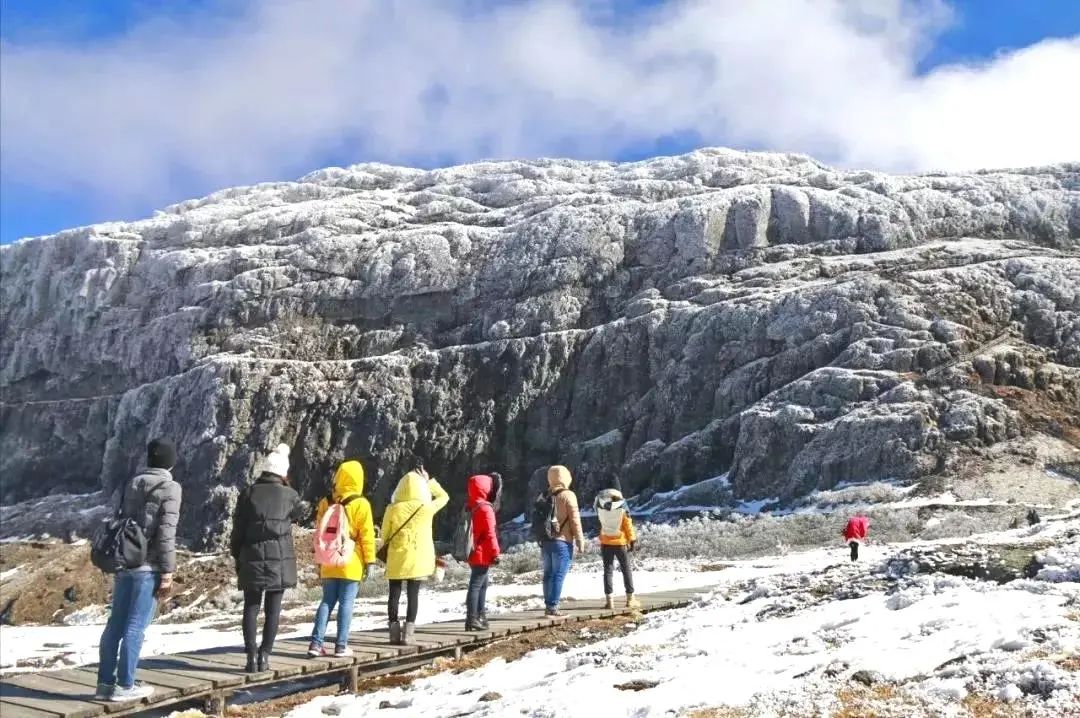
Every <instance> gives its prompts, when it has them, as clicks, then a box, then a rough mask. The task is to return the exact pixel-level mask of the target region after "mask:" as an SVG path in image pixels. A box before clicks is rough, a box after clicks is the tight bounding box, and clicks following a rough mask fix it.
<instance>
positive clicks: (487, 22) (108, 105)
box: [0, 0, 1080, 200]
mask: <svg viewBox="0 0 1080 718" xmlns="http://www.w3.org/2000/svg"><path fill="white" fill-rule="evenodd" d="M619 7H620V5H619V2H618V0H581V2H577V3H574V2H570V1H569V0H566V1H560V0H521V1H517V2H512V3H507V4H502V5H494V4H493V3H491V2H483V1H478V0H396V1H395V0H349V1H347V2H346V1H341V2H318V3H313V2H310V1H309V0H260V1H258V2H256V1H254V0H252V1H251V2H250V3H248V4H246V5H243V6H241V11H240V12H239V13H237V14H233V15H230V16H221V17H217V16H215V17H205V16H204V17H198V18H195V19H196V20H198V21H197V22H196V21H194V20H193V18H192V16H190V15H189V16H187V17H186V18H185V19H184V20H182V21H181V20H175V21H171V20H167V19H161V20H156V21H153V22H147V23H143V24H141V25H137V26H135V27H133V28H132V29H131V30H130V32H128V33H127V34H125V35H122V36H118V37H113V38H110V39H106V40H101V41H97V42H92V43H85V42H84V43H80V44H77V45H75V44H69V45H66V46H65V45H48V44H40V43H38V44H33V45H19V44H12V43H5V44H4V45H3V48H2V53H3V58H2V59H3V61H2V63H0V83H2V86H0V91H2V99H3V102H2V104H0V129H2V146H0V153H2V154H0V156H2V161H3V169H4V173H5V175H7V176H8V177H9V178H17V179H18V181H19V182H21V183H28V184H31V185H35V186H39V187H43V188H61V189H71V188H72V187H80V188H88V189H89V190H91V191H92V192H94V193H95V194H99V195H100V196H102V197H111V198H113V199H116V198H127V199H134V198H138V199H140V200H146V199H152V198H155V197H157V196H160V195H161V194H163V193H167V192H168V191H169V190H170V189H171V190H172V191H175V187H174V186H173V184H174V183H175V182H176V180H175V178H176V177H177V176H188V177H195V178H197V180H198V184H200V185H205V184H206V183H212V184H221V185H225V184H233V183H237V182H246V181H253V180H258V179H268V178H276V177H282V176H283V173H297V172H300V171H305V170H307V169H312V168H313V163H315V162H317V161H318V158H320V157H324V156H326V154H327V153H328V152H329V151H330V150H336V151H337V154H338V155H339V156H340V154H341V152H340V149H341V147H342V146H344V147H345V148H346V149H347V154H349V155H350V156H352V157H353V158H354V159H355V161H362V160H364V159H366V158H369V157H371V156H376V155H377V156H379V157H381V158H387V159H395V158H396V159H401V160H405V159H408V158H421V157H431V158H436V157H437V158H446V157H450V158H454V159H458V160H463V161H465V160H471V159H477V158H479V157H482V156H537V155H551V154H557V153H558V151H559V149H560V148H563V147H566V146H568V145H569V144H572V146H574V147H577V148H579V150H580V152H581V153H584V154H588V155H591V156H595V157H602V156H612V155H615V154H617V153H619V152H620V151H622V150H625V149H626V148H628V147H632V146H633V145H635V144H636V143H641V142H651V141H652V140H654V139H656V138H657V137H660V136H663V135H669V134H672V133H696V134H697V135H699V136H700V137H701V138H702V140H703V141H704V142H705V143H707V144H726V145H733V146H755V147H768V148H774V149H778V150H793V151H801V152H806V153H809V154H813V155H815V156H817V157H818V158H819V159H822V160H824V161H826V162H832V163H837V164H842V165H848V166H864V167H872V168H880V169H886V170H926V169H938V168H947V169H972V168H978V167H992V166H1016V165H1030V164H1040V163H1049V162H1055V161H1062V160H1077V159H1080V133H1078V132H1076V131H1075V129H1074V127H1073V126H1072V125H1073V124H1074V121H1075V118H1076V117H1077V116H1080V105H1078V102H1077V99H1076V96H1077V93H1076V92H1075V91H1069V90H1068V87H1070V86H1072V85H1074V84H1075V78H1076V77H1080V37H1074V38H1071V39H1067V40H1046V41H1043V42H1041V43H1039V44H1036V45H1033V46H1031V47H1028V48H1024V49H1022V50H1019V51H1016V52H1012V53H1008V54H1003V55H1001V56H1000V57H996V58H993V59H992V60H989V61H986V62H981V63H979V64H970V65H961V66H952V67H941V68H938V69H936V70H935V71H933V72H931V73H929V74H927V75H922V76H920V75H918V74H917V73H916V71H915V67H916V63H917V61H918V60H919V58H920V54H921V53H922V52H923V51H925V50H926V48H927V47H928V46H930V44H931V43H932V42H933V40H934V38H935V36H936V34H937V33H938V32H939V31H940V30H941V29H942V27H944V25H945V24H946V23H947V22H948V18H949V15H948V8H947V6H945V5H943V4H942V3H941V2H939V1H935V0H921V1H914V2H913V1H911V0H880V1H873V0H871V1H869V2H863V3H860V4H859V5H858V6H857V8H858V10H857V12H856V11H853V10H852V3H850V2H846V1H845V0H771V1H770V2H745V1H743V0H690V1H685V2H668V3H666V4H663V5H660V6H657V7H656V8H655V9H653V10H650V11H646V12H641V13H636V14H634V15H633V16H629V17H628V16H624V15H620V11H619Z"/></svg>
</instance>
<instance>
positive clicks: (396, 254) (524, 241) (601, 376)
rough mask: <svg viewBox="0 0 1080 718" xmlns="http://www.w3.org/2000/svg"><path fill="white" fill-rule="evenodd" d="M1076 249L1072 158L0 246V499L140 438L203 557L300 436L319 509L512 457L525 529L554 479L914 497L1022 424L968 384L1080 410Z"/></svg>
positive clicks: (434, 192) (439, 187) (325, 209)
mask: <svg viewBox="0 0 1080 718" xmlns="http://www.w3.org/2000/svg"><path fill="white" fill-rule="evenodd" d="M1078 244H1080V166H1077V165H1076V164H1062V165H1057V166H1053V167H1046V168H1038V169H1026V170H1015V171H1001V172H984V173H975V174H968V175H960V176H950V177H945V176H938V175H926V176H897V177H890V176H886V175H882V174H879V173H868V172H847V171H838V170H833V169H830V168H828V167H824V166H822V165H821V164H819V163H817V162H815V161H813V160H811V159H809V158H807V157H803V156H798V155H780V154H755V153H740V152H732V151H728V150H701V151H698V152H693V153H690V154H688V155H684V156H680V157H670V158H660V159H655V160H649V161H646V162H640V163H632V164H612V163H605V162H574V161H563V160H538V161H531V162H487V163H479V164H475V165H467V166H462V167H452V168H447V169H439V170H432V171H421V170H415V169H407V168H399V167H389V166H385V165H372V164H368V165H358V166H355V167H350V168H344V169H341V168H335V169H328V170H324V171H320V172H315V173H312V174H310V175H308V176H307V177H304V178H302V179H301V180H300V181H298V182H291V183H275V184H265V185H257V186H253V187H242V188H235V189H228V190H223V191H221V192H217V193H215V194H213V195H210V196H208V197H205V198H202V199H198V200H191V201H188V202H183V203H181V204H178V205H175V206H173V207H169V208H167V209H166V210H164V211H162V212H159V213H157V214H156V215H155V216H154V217H152V218H149V219H146V220H142V221H138V222H117V223H108V224H102V225H97V226H93V227H84V228H80V229H73V230H68V231H65V232H60V233H58V234H56V235H54V236H51V237H44V238H36V239H29V240H25V241H22V242H18V243H16V244H14V245H9V246H4V247H2V248H0V322H2V323H3V326H4V329H5V331H4V332H3V337H2V338H0V389H2V391H3V396H4V399H3V403H2V404H0V422H2V424H3V427H4V430H3V433H2V435H0V472H2V473H3V475H4V477H5V480H4V482H3V487H2V495H0V499H2V500H3V502H4V503H5V504H10V503H11V502H14V501H17V500H22V499H26V498H32V497H38V496H44V495H47V494H49V493H53V492H56V491H61V490H64V491H69V492H71V493H87V492H91V491H95V490H98V489H101V488H104V489H105V490H106V491H109V490H112V489H114V488H115V487H116V486H117V484H118V482H119V481H121V480H122V479H123V478H124V477H126V476H128V475H129V474H130V472H131V471H132V470H133V469H134V468H135V466H136V465H137V464H138V463H139V461H140V460H141V458H142V453H143V451H142V444H143V442H144V441H145V440H146V439H147V438H148V437H149V436H150V435H153V434H164V435H168V436H170V437H172V438H173V439H174V440H176V441H177V442H178V444H179V448H180V464H179V466H178V467H177V472H178V475H179V476H180V477H181V479H182V480H183V482H184V484H185V501H184V509H183V516H182V525H181V532H182V534H183V535H184V536H185V537H187V538H188V539H191V540H195V541H197V542H199V543H212V542H213V541H214V539H215V537H216V536H218V535H220V533H221V530H222V529H223V528H224V525H223V523H222V522H221V521H220V520H219V519H220V518H222V517H223V516H224V515H226V514H227V505H228V496H227V495H225V494H220V495H214V496H211V492H212V491H213V490H214V488H215V487H218V486H225V487H230V486H237V485H239V484H241V483H242V482H243V481H245V480H247V479H248V478H249V476H250V474H251V472H252V470H253V468H254V466H255V462H256V461H257V460H258V453H259V451H262V450H266V449H268V448H269V447H272V446H274V445H276V444H277V443H279V442H282V441H284V442H286V443H289V444H290V445H292V446H293V454H292V456H293V466H294V468H295V472H294V478H295V480H296V483H297V484H298V486H299V487H300V488H301V490H303V491H304V492H305V493H306V494H308V495H309V496H314V495H315V494H318V493H321V492H322V490H323V485H324V482H325V480H326V477H327V476H329V475H330V474H331V472H332V468H333V466H334V464H335V463H336V462H338V461H341V460H342V459H345V458H352V457H356V456H359V457H360V458H362V459H363V460H364V461H365V462H366V464H367V466H368V469H369V479H370V485H371V488H372V494H373V497H374V498H375V499H376V502H377V503H378V502H380V501H381V500H383V499H384V498H385V497H386V496H387V495H388V493H389V491H390V488H389V487H390V486H391V485H392V483H393V481H395V480H396V479H397V477H398V476H399V475H400V473H402V472H403V471H404V470H405V469H407V468H409V467H411V466H412V464H413V462H414V461H415V460H416V457H421V458H422V459H423V460H424V462H425V464H426V465H427V466H428V467H429V468H431V469H434V470H435V472H436V473H437V474H438V475H440V476H443V477H445V478H446V479H447V482H448V486H449V488H450V489H451V493H452V494H453V495H454V496H455V500H461V497H462V496H463V491H462V488H463V487H462V481H463V480H464V477H466V476H467V475H469V473H471V472H472V471H474V470H476V469H477V468H478V467H480V466H484V467H487V466H494V467H498V468H499V469H500V470H501V471H502V472H503V474H504V476H506V477H507V480H508V489H509V490H508V492H507V495H506V504H507V512H508V514H509V515H513V514H516V513H519V512H521V511H522V510H523V508H524V503H525V501H526V499H527V494H528V492H527V491H526V484H527V482H528V480H529V479H530V477H531V474H532V472H533V470H534V469H535V468H536V467H537V466H541V465H544V464H547V463H550V462H552V461H554V460H556V459H562V460H566V461H572V463H576V464H577V465H576V466H575V467H574V468H575V469H577V470H578V473H579V479H580V483H579V485H580V487H581V488H582V490H583V492H584V493H585V494H586V495H588V494H590V493H591V490H592V489H593V488H594V487H595V486H596V485H597V484H598V482H599V481H601V480H602V479H603V478H604V477H606V476H609V475H611V474H620V475H621V476H622V477H623V479H624V484H625V487H624V488H626V489H627V492H628V494H633V493H637V492H638V491H641V490H645V489H652V490H656V491H670V490H672V489H675V488H676V487H677V486H680V485H682V484H685V483H690V482H692V481H695V480H699V479H701V478H705V477H710V476H718V475H721V474H724V473H726V474H727V476H728V479H729V482H730V489H731V492H732V494H733V496H734V498H735V499H736V500H764V499H769V498H773V497H780V498H791V497H795V496H801V495H804V494H806V493H807V492H810V491H812V490H814V489H819V488H824V489H829V488H832V487H833V486H835V485H836V484H838V483H840V482H843V481H851V480H859V481H874V480H893V479H895V480H910V479H917V478H919V477H922V476H925V475H927V474H929V473H932V472H941V471H944V470H948V468H949V461H948V459H949V457H951V456H953V453H952V452H953V451H954V450H957V449H959V448H964V447H967V448H971V449H978V448H980V447H985V446H987V445H989V444H993V443H995V442H1000V441H1002V440H1005V439H1010V438H1012V437H1015V436H1017V435H1018V434H1019V433H1020V432H1021V431H1023V430H1024V429H1025V428H1027V425H1026V423H1025V415H1024V414H1023V412H1018V411H1016V410H1014V409H1012V408H1010V407H1009V406H1007V405H1006V403H1005V402H1004V401H1003V400H1002V398H1001V397H1000V396H999V395H998V394H996V393H995V391H994V390H989V389H987V388H986V387H983V386H981V384H983V383H985V384H991V383H997V384H1010V385H1013V386H1014V387H1016V388H1018V389H1022V390H1023V391H1031V392H1035V393H1036V394H1037V396H1038V397H1039V400H1040V401H1042V400H1045V401H1048V402H1050V403H1051V404H1052V405H1054V406H1058V407H1062V406H1064V407H1068V406H1071V407H1075V406H1076V405H1077V403H1078V402H1080V370H1078V368H1077V367H1078V366H1080V348H1078V347H1080V299H1078V297H1080V259H1078V258H1077V255H1076V249H1077V247H1078ZM1064 415H1065V416H1066V417H1067V413H1066V414H1064ZM1059 428H1060V427H1059ZM208 504H209V505H211V508H210V509H205V508H204V507H206V506H207V505H208ZM451 513H452V512H447V513H446V515H447V516H450V515H451ZM446 520H449V519H446Z"/></svg>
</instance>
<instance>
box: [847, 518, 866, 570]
mask: <svg viewBox="0 0 1080 718" xmlns="http://www.w3.org/2000/svg"><path fill="white" fill-rule="evenodd" d="M869 531H870V519H868V518H866V517H865V516H852V517H851V518H850V519H848V522H847V526H845V527H844V530H843V531H842V532H841V533H843V535H844V541H846V542H847V545H848V546H850V547H851V560H852V561H858V560H859V544H861V543H863V542H864V541H866V534H867V533H868V532H869Z"/></svg>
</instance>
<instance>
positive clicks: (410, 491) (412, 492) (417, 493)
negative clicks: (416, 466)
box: [390, 471, 431, 504]
mask: <svg viewBox="0 0 1080 718" xmlns="http://www.w3.org/2000/svg"><path fill="white" fill-rule="evenodd" d="M405 501H421V502H423V503H425V504H426V503H430V501H431V489H429V488H428V482H427V480H426V479H425V478H424V477H423V476H421V475H420V474H418V473H416V472H415V471H410V472H409V473H407V474H405V475H404V476H402V477H401V481H399V482H398V485H397V488H396V489H394V495H393V496H391V497H390V503H392V504H400V503H403V502H405Z"/></svg>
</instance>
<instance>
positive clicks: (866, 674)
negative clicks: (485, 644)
mask: <svg viewBox="0 0 1080 718" xmlns="http://www.w3.org/2000/svg"><path fill="white" fill-rule="evenodd" d="M851 680H852V681H854V682H855V683H861V684H862V685H864V686H873V685H877V684H878V683H885V682H886V679H885V676H883V675H882V674H880V673H878V672H877V671H865V670H863V671H855V672H854V673H852V674H851Z"/></svg>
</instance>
